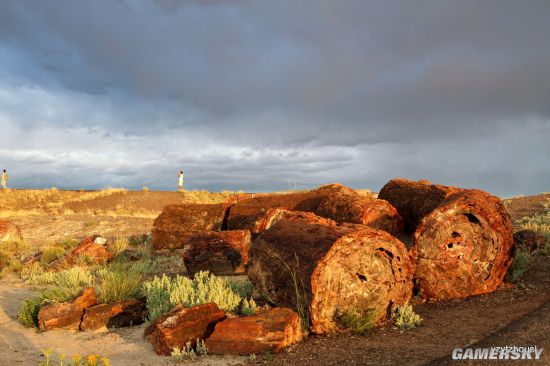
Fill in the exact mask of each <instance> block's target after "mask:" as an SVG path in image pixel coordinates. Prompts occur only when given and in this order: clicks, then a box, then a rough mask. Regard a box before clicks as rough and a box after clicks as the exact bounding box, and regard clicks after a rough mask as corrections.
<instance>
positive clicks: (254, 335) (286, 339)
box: [206, 308, 303, 355]
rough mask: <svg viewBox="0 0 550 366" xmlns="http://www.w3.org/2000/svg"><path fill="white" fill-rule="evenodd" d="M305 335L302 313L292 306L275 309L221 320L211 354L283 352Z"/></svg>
mask: <svg viewBox="0 0 550 366" xmlns="http://www.w3.org/2000/svg"><path fill="white" fill-rule="evenodd" d="M302 337H303V333H302V328H301V322H300V317H299V316H298V314H296V313H295V312H294V311H292V310H291V309H288V308H273V309H269V310H266V311H262V312H260V313H258V314H256V315H253V316H246V317H239V318H232V319H226V320H224V321H221V322H219V323H218V324H216V328H215V329H214V332H213V333H212V335H211V336H210V337H209V338H208V339H207V340H206V347H207V348H208V352H209V353H211V354H234V355H249V354H252V353H254V354H261V353H265V352H280V351H281V350H282V349H283V348H285V347H288V346H290V345H291V344H294V343H297V342H299V341H301V340H302Z"/></svg>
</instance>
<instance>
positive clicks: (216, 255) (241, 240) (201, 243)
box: [184, 230, 251, 275]
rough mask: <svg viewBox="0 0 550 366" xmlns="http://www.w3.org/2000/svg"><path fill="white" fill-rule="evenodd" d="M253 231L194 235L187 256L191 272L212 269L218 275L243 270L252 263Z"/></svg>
mask: <svg viewBox="0 0 550 366" xmlns="http://www.w3.org/2000/svg"><path fill="white" fill-rule="evenodd" d="M250 240H251V236H250V231H248V230H231V231H207V232H204V233H201V234H196V235H192V236H191V237H189V239H188V240H187V242H186V244H185V247H184V249H185V252H184V260H185V267H186V268H187V271H188V273H189V274H191V275H194V274H195V273H196V272H199V271H210V272H211V273H213V274H216V275H233V274H243V273H244V272H245V266H246V264H247V263H248V249H249V248H250Z"/></svg>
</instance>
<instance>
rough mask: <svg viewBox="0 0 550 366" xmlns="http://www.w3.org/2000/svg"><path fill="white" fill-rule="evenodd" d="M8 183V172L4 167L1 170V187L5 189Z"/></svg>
mask: <svg viewBox="0 0 550 366" xmlns="http://www.w3.org/2000/svg"><path fill="white" fill-rule="evenodd" d="M7 185H8V172H6V169H4V170H2V188H4V189H6V188H7Z"/></svg>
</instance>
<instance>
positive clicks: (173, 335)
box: [143, 302, 225, 356]
mask: <svg viewBox="0 0 550 366" xmlns="http://www.w3.org/2000/svg"><path fill="white" fill-rule="evenodd" d="M223 319H225V313H224V312H223V311H222V310H220V309H219V308H218V306H217V305H216V304H215V303H213V302H211V303H208V304H201V305H197V306H193V307H190V308H186V307H183V306H182V305H178V306H176V307H175V308H174V309H173V310H171V311H170V312H168V313H166V314H164V315H162V316H160V317H158V318H156V319H155V320H153V321H152V322H151V324H150V325H149V326H148V327H147V328H146V329H145V332H144V334H143V336H144V337H146V338H147V339H148V340H149V342H151V344H152V345H153V348H154V350H155V352H156V353H157V355H164V356H169V355H170V354H171V353H172V349H173V348H179V349H180V350H183V349H184V348H185V345H186V343H187V342H191V343H192V344H193V346H194V345H196V343H197V339H199V340H202V339H205V338H207V337H208V336H209V335H210V334H211V333H212V331H213V330H214V326H215V324H216V323H217V322H219V321H220V320H223Z"/></svg>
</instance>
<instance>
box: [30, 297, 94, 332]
mask: <svg viewBox="0 0 550 366" xmlns="http://www.w3.org/2000/svg"><path fill="white" fill-rule="evenodd" d="M96 303H97V299H96V293H95V290H94V289H93V287H90V288H87V289H85V290H84V291H82V294H81V295H80V296H78V297H77V298H76V299H74V300H73V301H69V302H63V303H56V304H50V305H46V306H44V307H42V308H40V311H39V312H38V327H39V328H40V330H41V331H47V330H55V329H66V330H79V329H80V323H81V322H82V316H83V315H84V312H85V311H86V309H87V308H89V307H90V306H93V305H95V304H96Z"/></svg>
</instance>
